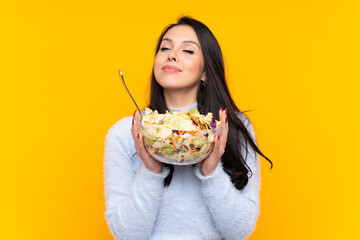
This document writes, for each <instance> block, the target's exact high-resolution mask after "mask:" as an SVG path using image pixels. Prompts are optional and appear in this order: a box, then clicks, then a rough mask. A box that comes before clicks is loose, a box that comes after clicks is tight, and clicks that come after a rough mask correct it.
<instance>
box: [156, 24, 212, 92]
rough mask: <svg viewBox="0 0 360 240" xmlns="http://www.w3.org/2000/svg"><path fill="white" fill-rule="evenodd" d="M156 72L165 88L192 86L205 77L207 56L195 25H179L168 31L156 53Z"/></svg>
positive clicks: (180, 88) (175, 88)
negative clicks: (201, 46) (204, 54)
mask: <svg viewBox="0 0 360 240" xmlns="http://www.w3.org/2000/svg"><path fill="white" fill-rule="evenodd" d="M154 75H155V78H156V81H157V82H158V83H159V84H160V85H161V86H162V87H163V88H164V89H166V90H186V89H188V90H189V89H192V88H194V87H199V86H200V81H201V80H205V72H204V58H203V54H202V51H201V48H200V42H199V40H198V38H197V36H196V33H195V31H194V30H193V28H192V27H190V26H187V25H178V26H175V27H173V28H171V29H170V30H169V31H167V32H166V34H165V35H164V37H163V39H162V42H161V44H160V48H159V51H158V53H157V54H156V56H155V61H154Z"/></svg>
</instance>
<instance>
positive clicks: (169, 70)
mask: <svg viewBox="0 0 360 240" xmlns="http://www.w3.org/2000/svg"><path fill="white" fill-rule="evenodd" d="M163 71H164V72H167V73H179V72H181V70H177V69H171V68H163Z"/></svg>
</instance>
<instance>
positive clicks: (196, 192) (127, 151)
mask: <svg viewBox="0 0 360 240" xmlns="http://www.w3.org/2000/svg"><path fill="white" fill-rule="evenodd" d="M194 107H197V104H196V103H195V104H193V105H191V106H188V107H186V109H188V110H190V109H192V108H194ZM169 109H170V110H172V109H174V111H180V110H182V109H185V108H169ZM239 117H240V119H241V120H242V121H245V126H247V128H248V129H249V130H250V132H251V134H252V136H253V139H254V140H255V141H256V139H255V133H254V129H253V126H252V124H251V123H250V122H249V121H248V120H246V118H245V117H244V115H243V114H241V115H239ZM131 122H132V116H129V117H125V118H122V119H121V120H119V121H117V122H116V123H115V124H114V125H113V126H112V127H111V128H110V129H109V131H108V133H107V135H106V141H105V153H104V184H105V205H106V209H105V219H106V222H107V224H108V226H109V228H110V230H111V232H112V234H113V235H114V236H115V238H116V239H125V240H142V239H146V240H203V239H209V240H210V239H211V240H215V239H227V240H233V239H234V240H235V239H236V240H238V239H245V238H247V237H248V236H249V235H250V234H251V233H252V232H253V230H254V229H255V225H256V221H257V218H258V215H259V209H260V208H259V191H260V163H259V159H258V155H257V154H254V152H253V151H251V150H250V151H249V154H248V156H247V159H246V161H247V164H248V166H249V167H250V168H251V170H252V172H253V176H252V177H251V178H249V182H248V184H247V185H246V186H245V188H243V189H242V190H241V191H239V190H237V189H236V188H235V186H234V185H233V183H232V182H231V180H230V177H229V175H228V174H227V173H226V172H224V170H223V168H222V165H221V161H220V162H219V164H218V166H217V168H216V169H215V170H214V172H213V173H212V174H211V175H209V176H203V175H202V173H201V170H200V168H199V164H196V165H195V168H193V166H192V165H188V166H174V173H173V178H172V181H171V183H170V185H169V186H168V187H164V178H165V177H166V176H167V175H168V173H169V171H170V170H169V169H168V168H166V167H163V169H162V170H161V172H160V173H159V174H155V173H152V172H151V171H149V170H148V169H147V168H146V167H145V165H144V164H143V162H142V160H141V159H140V158H139V156H138V155H137V154H135V155H134V153H135V152H136V150H135V145H134V141H133V138H132V135H131ZM241 152H242V154H243V156H246V154H245V149H242V151H241ZM133 155H134V156H133ZM254 155H255V156H254Z"/></svg>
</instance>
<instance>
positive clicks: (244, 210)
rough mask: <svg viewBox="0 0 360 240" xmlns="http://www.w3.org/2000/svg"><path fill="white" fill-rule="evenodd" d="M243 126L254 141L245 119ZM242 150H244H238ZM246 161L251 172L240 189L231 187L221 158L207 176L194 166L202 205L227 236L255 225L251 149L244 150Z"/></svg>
mask: <svg viewBox="0 0 360 240" xmlns="http://www.w3.org/2000/svg"><path fill="white" fill-rule="evenodd" d="M245 126H246V124H245ZM247 128H248V130H249V131H250V133H251V134H252V137H253V139H254V140H255V142H256V139H255V133H254V129H253V126H252V124H251V123H250V122H249V121H248V124H247ZM249 149H250V146H249ZM243 153H245V150H242V154H243ZM243 156H246V154H245V155H243ZM246 163H247V165H248V166H249V168H250V169H251V171H252V173H253V175H252V176H251V177H250V178H249V181H248V184H247V185H246V186H245V187H244V188H243V189H242V190H238V189H236V188H235V186H234V184H233V183H232V182H231V179H230V176H229V175H228V174H227V173H226V172H225V171H224V170H223V167H222V163H221V161H219V163H218V165H217V167H216V169H215V170H214V171H213V172H212V174H210V175H208V176H203V175H202V173H201V169H200V167H199V166H197V168H195V175H196V176H197V177H198V178H199V179H200V180H201V184H202V193H203V196H204V199H205V202H206V205H207V207H208V209H209V211H210V213H211V216H212V217H213V220H214V222H215V225H216V227H217V229H218V230H219V231H220V232H221V233H222V235H223V236H224V237H225V238H226V239H227V240H238V239H245V238H246V237H248V236H249V235H250V234H251V233H252V232H253V230H254V229H255V225H256V221H257V218H258V215H259V210H260V207H259V201H260V200H259V191H260V163H259V159H258V156H257V154H255V153H254V152H253V151H252V149H251V150H249V152H248V155H247V158H246ZM249 174H250V173H249ZM249 174H248V175H249Z"/></svg>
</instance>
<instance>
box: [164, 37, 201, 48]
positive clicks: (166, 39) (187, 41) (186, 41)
mask: <svg viewBox="0 0 360 240" xmlns="http://www.w3.org/2000/svg"><path fill="white" fill-rule="evenodd" d="M163 41H169V42H172V41H173V40H171V39H170V38H163ZM183 43H192V44H195V45H196V46H198V48H199V49H200V46H199V44H197V42H194V41H191V40H185V41H183Z"/></svg>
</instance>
